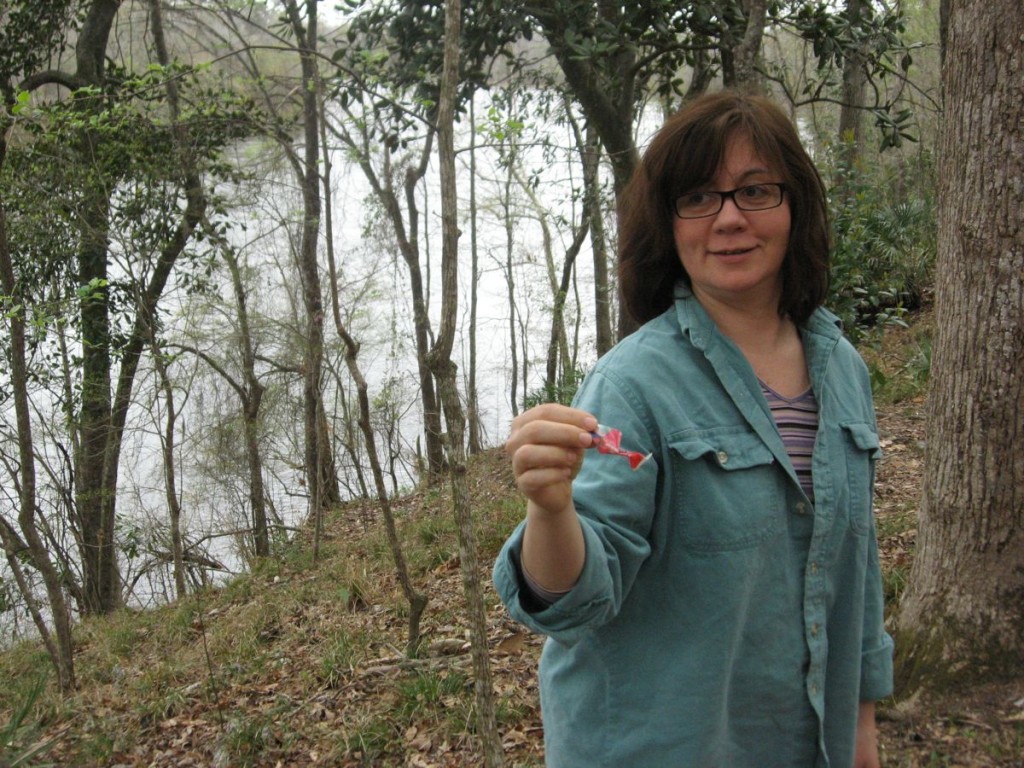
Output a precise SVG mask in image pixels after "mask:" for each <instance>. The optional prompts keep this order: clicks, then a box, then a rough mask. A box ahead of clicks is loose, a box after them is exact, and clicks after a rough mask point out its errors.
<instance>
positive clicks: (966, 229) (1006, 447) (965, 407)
mask: <svg viewBox="0 0 1024 768" xmlns="http://www.w3.org/2000/svg"><path fill="white" fill-rule="evenodd" d="M1022 39H1024V5H1021V3H1020V0H953V2H952V3H951V14H950V20H949V40H948V48H947V54H946V61H945V65H944V67H943V86H944V89H945V99H946V103H945V115H946V118H945V122H944V125H943V129H942V135H941V138H940V147H939V173H938V176H939V179H940V180H941V181H940V184H941V187H940V190H939V211H938V212H939V254H938V265H937V268H936V275H937V278H936V281H937V285H936V312H937V320H938V322H937V337H936V339H935V343H934V355H933V365H932V371H933V379H932V391H931V394H930V401H929V402H930V405H929V413H928V453H927V459H926V471H925V485H924V495H923V498H922V507H921V515H920V525H919V529H918V542H917V552H916V554H915V560H914V566H913V570H912V572H911V578H910V587H909V589H908V591H907V593H906V596H905V598H904V600H903V603H902V606H901V610H900V614H899V632H898V635H897V650H898V654H899V657H898V660H899V662H900V664H899V669H900V674H899V678H900V681H901V683H902V687H903V688H904V690H913V689H916V688H918V687H921V686H939V685H945V684H949V683H955V682H960V681H967V680H970V679H976V678H979V677H985V676H990V675H997V674H999V673H1001V672H1010V673H1014V674H1019V672H1020V669H1021V659H1022V658H1024V599H1022V597H1024V453H1022V452H1021V450H1020V446H1021V445H1022V444H1024V226H1022V223H1021V212H1022V211H1024V184H1022V180H1024V56H1022V55H1021V42H1020V41H1021V40H1022Z"/></svg>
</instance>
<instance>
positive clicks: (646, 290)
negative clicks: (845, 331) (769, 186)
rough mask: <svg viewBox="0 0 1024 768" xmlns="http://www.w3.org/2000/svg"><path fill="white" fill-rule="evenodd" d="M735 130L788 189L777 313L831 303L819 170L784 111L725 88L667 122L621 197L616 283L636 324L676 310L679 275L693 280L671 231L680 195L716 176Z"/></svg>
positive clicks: (798, 313) (799, 319) (800, 314)
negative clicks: (674, 294)
mask: <svg viewBox="0 0 1024 768" xmlns="http://www.w3.org/2000/svg"><path fill="white" fill-rule="evenodd" d="M736 136H741V137H744V138H747V139H749V141H750V143H751V144H752V145H753V148H754V151H755V152H756V153H757V154H758V156H760V157H761V158H762V159H763V160H764V161H765V162H767V163H769V164H770V165H771V166H772V167H774V168H776V169H777V170H778V171H779V172H781V174H782V182H783V183H784V184H785V185H786V192H787V194H788V199H789V206H790V215H791V217H792V218H791V222H792V223H791V225H790V235H789V246H788V248H787V249H786V256H785V259H784V260H783V263H782V297H781V298H780V300H779V313H780V314H783V315H789V317H790V318H791V319H792V320H793V321H794V322H795V323H797V324H802V323H804V322H806V320H807V318H808V317H810V315H811V313H812V312H813V311H814V310H815V309H816V308H817V307H819V306H820V305H821V304H822V303H823V302H824V300H825V295H826V293H827V291H828V279H829V223H828V211H827V208H826V204H825V186H824V184H823V183H822V180H821V176H819V175H818V171H817V169H816V168H815V167H814V163H813V162H812V161H811V158H810V157H809V156H808V154H807V152H806V151H805V150H804V148H803V145H802V144H801V143H800V137H799V135H798V134H797V132H796V128H795V127H794V125H793V123H792V121H790V119H789V118H788V117H787V116H786V114H785V113H784V112H783V111H782V110H781V109H779V107H777V106H776V105H775V104H773V103H772V102H771V101H769V100H768V99H766V98H764V97H761V96H751V95H747V94H741V93H737V92H733V91H723V92H720V93H714V94H708V95H705V96H701V97H699V98H697V99H695V100H694V101H692V102H690V103H689V104H687V105H686V106H685V107H683V109H682V110H680V111H679V112H677V113H676V114H675V115H673V116H672V117H670V118H669V119H668V120H667V121H666V122H665V124H664V125H663V126H662V127H661V129H660V130H659V131H658V132H657V134H655V136H654V138H653V139H652V141H651V143H650V145H649V146H648V148H647V150H646V151H645V152H644V154H643V157H642V158H641V160H640V164H639V165H638V166H637V168H636V170H635V171H634V173H633V176H632V178H631V179H630V181H629V184H627V185H626V188H625V189H624V190H623V192H622V194H621V195H620V197H619V285H620V289H621V291H622V300H623V302H624V304H625V308H626V310H627V311H628V312H629V314H630V315H631V316H632V317H633V319H634V320H636V321H637V322H639V323H643V322H646V321H647V320H650V319H652V318H654V317H657V316H658V315H660V314H661V313H662V312H664V311H665V310H666V309H668V307H669V306H671V304H672V288H673V285H674V284H675V282H676V281H677V280H679V279H682V280H683V281H685V282H686V283H687V284H689V282H690V278H689V276H688V275H687V274H686V271H685V270H684V269H683V266H682V263H681V262H680V260H679V256H678V254H677V253H676V246H675V239H674V236H673V227H672V218H673V216H674V215H675V213H674V207H675V200H676V198H678V197H679V196H680V195H682V194H683V193H684V192H688V191H691V190H694V189H697V188H699V187H701V186H703V185H705V184H707V183H708V182H709V181H710V180H711V179H713V178H714V176H715V174H716V173H717V172H718V169H719V167H720V166H721V164H722V162H723V161H724V159H725V152H726V149H727V146H728V143H729V141H730V140H731V139H732V138H734V137H736Z"/></svg>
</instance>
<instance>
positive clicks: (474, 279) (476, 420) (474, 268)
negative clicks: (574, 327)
mask: <svg viewBox="0 0 1024 768" xmlns="http://www.w3.org/2000/svg"><path fill="white" fill-rule="evenodd" d="M469 124H470V125H475V124H476V109H475V105H474V102H473V100H470V102H469ZM469 142H470V144H469V250H470V282H469V380H468V382H467V384H466V389H467V392H466V411H467V414H466V415H467V419H468V422H469V453H470V455H471V456H473V455H476V454H478V453H481V452H483V449H484V446H483V426H482V425H481V423H480V402H479V397H478V394H479V393H478V392H477V385H476V323H477V305H478V294H479V288H480V253H479V249H478V243H477V224H478V222H477V206H476V131H471V132H470V138H469Z"/></svg>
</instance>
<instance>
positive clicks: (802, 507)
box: [796, 501, 807, 515]
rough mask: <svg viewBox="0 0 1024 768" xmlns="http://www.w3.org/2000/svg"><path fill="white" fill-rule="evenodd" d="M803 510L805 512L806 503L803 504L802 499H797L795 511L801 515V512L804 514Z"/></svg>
mask: <svg viewBox="0 0 1024 768" xmlns="http://www.w3.org/2000/svg"><path fill="white" fill-rule="evenodd" d="M805 512H807V505H806V504H804V503H803V502H802V501H798V502H797V503H796V513H797V514H798V515H802V514H804V513H805Z"/></svg>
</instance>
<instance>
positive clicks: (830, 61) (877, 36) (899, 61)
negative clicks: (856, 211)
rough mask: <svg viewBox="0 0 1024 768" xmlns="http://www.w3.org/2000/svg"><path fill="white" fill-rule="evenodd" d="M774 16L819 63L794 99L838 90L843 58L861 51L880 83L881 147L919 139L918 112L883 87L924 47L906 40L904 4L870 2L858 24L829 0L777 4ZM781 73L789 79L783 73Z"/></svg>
mask: <svg viewBox="0 0 1024 768" xmlns="http://www.w3.org/2000/svg"><path fill="white" fill-rule="evenodd" d="M769 16H770V18H771V19H772V20H773V21H774V22H775V23H776V24H781V25H784V26H787V27H788V28H790V29H791V30H792V31H794V32H795V33H796V34H797V35H798V36H800V37H801V38H802V39H803V40H805V41H807V42H808V43H809V44H810V45H811V50H812V52H813V55H814V57H815V59H816V61H817V66H816V70H815V73H814V74H813V75H812V76H811V77H810V79H809V80H808V81H807V82H805V84H804V85H803V87H802V88H801V93H800V94H799V97H797V94H794V93H791V94H790V97H791V98H793V99H794V101H813V100H815V99H817V98H819V96H820V95H821V94H822V93H826V94H827V93H828V92H830V91H831V92H838V90H839V88H840V84H841V80H842V71H843V65H844V62H845V61H846V59H848V58H849V57H850V56H852V55H859V56H861V57H863V59H864V66H865V69H866V74H867V77H868V79H869V81H870V82H872V83H874V84H875V87H874V92H875V94H876V99H877V101H876V102H875V103H874V104H871V105H869V107H870V109H871V112H872V114H873V115H874V117H875V126H876V128H877V129H878V130H879V132H880V134H881V136H882V140H881V145H880V150H881V151H884V150H885V149H887V148H890V147H899V146H901V145H902V144H903V142H904V141H916V137H915V135H914V133H913V128H912V125H913V122H914V112H913V110H911V109H908V108H905V107H898V106H897V104H896V101H895V99H893V98H886V97H885V96H884V94H885V91H886V89H885V88H884V87H882V84H883V83H884V82H886V81H887V80H897V81H902V80H903V79H905V78H906V76H907V74H908V72H909V71H910V67H911V66H912V64H913V63H914V53H915V51H916V49H917V48H919V47H920V44H918V43H908V42H907V41H906V40H905V36H906V18H905V16H904V10H903V8H902V7H901V6H900V5H899V4H897V5H896V6H895V7H894V8H888V7H884V6H878V5H876V4H874V3H865V4H864V5H863V8H862V10H861V17H860V19H859V22H858V23H857V24H856V25H854V24H853V23H852V22H851V21H850V19H849V18H848V16H847V15H846V14H843V13H837V12H836V9H835V6H834V4H832V3H824V2H807V3H792V4H788V3H778V2H776V3H772V5H771V8H770V14H769ZM776 75H777V79H779V80H782V79H784V73H782V72H777V73H776Z"/></svg>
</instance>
